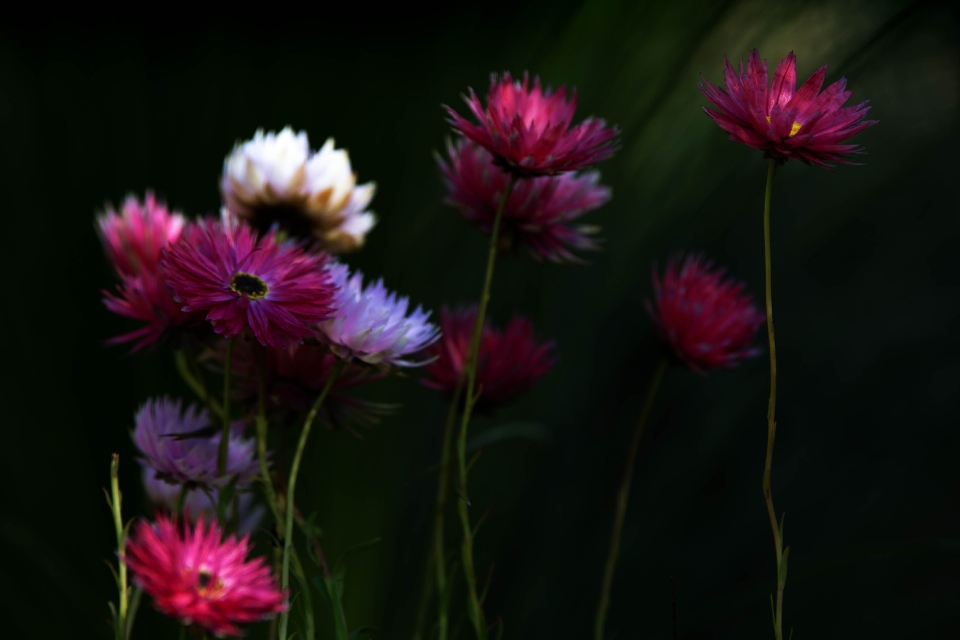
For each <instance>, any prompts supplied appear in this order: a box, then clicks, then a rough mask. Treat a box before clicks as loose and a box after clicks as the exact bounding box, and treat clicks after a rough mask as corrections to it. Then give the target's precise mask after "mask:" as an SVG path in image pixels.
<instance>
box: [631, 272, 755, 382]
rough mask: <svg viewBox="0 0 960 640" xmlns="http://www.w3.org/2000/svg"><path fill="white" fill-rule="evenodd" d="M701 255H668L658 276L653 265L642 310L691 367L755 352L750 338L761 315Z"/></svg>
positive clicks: (738, 285) (724, 363) (726, 362)
mask: <svg viewBox="0 0 960 640" xmlns="http://www.w3.org/2000/svg"><path fill="white" fill-rule="evenodd" d="M744 288H745V285H744V284H743V283H742V282H737V281H735V280H732V279H730V278H724V271H723V269H714V268H713V265H712V263H710V262H707V261H705V260H704V259H703V257H702V256H695V255H693V256H687V257H686V258H684V259H683V261H682V263H681V259H680V257H679V256H674V257H672V258H671V259H670V260H669V261H668V262H667V269H666V272H665V273H664V274H663V279H662V280H661V279H660V274H659V272H658V270H657V267H656V265H654V267H653V292H654V302H653V304H652V305H651V304H650V302H649V301H648V302H647V311H648V312H649V314H650V317H651V318H652V319H653V322H654V324H655V325H656V327H657V333H658V334H659V335H660V339H661V340H663V342H664V343H665V344H666V345H667V346H668V347H669V348H670V350H671V351H672V352H673V354H674V355H675V356H676V357H677V358H678V359H679V360H680V361H682V362H683V363H684V364H686V365H687V366H689V367H690V368H692V369H694V370H697V371H699V370H702V369H711V368H714V367H733V366H734V365H736V364H737V363H738V362H739V361H740V360H742V359H744V358H750V357H753V356H756V355H757V354H759V353H760V350H759V349H757V348H756V347H752V346H751V343H752V342H753V338H754V336H755V335H756V333H757V329H759V328H760V327H761V326H762V325H763V323H764V322H765V321H766V318H765V316H764V314H763V312H761V311H760V310H759V309H758V308H757V307H756V306H755V305H754V304H753V297H752V296H751V295H750V294H745V293H744V292H743V291H744Z"/></svg>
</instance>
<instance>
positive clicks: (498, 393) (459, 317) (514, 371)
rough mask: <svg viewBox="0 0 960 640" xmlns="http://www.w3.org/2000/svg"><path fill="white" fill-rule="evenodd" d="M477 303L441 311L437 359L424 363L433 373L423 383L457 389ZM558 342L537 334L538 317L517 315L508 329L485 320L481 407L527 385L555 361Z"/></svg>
mask: <svg viewBox="0 0 960 640" xmlns="http://www.w3.org/2000/svg"><path fill="white" fill-rule="evenodd" d="M476 317H477V309H476V307H465V308H460V309H456V310H454V311H450V310H449V309H447V308H444V309H443V310H442V311H441V312H440V332H441V338H440V340H439V341H438V342H435V343H434V344H433V345H431V346H430V348H429V349H428V350H427V354H429V355H430V356H432V357H433V358H434V360H433V361H432V362H431V363H429V364H428V365H427V366H426V367H425V372H426V373H427V375H428V376H430V377H429V378H424V379H423V380H422V382H423V384H424V385H426V386H427V387H430V388H431V389H436V390H438V391H441V392H443V393H444V394H446V395H453V393H454V391H455V389H456V387H457V382H458V381H459V379H460V376H461V375H463V365H464V362H465V360H466V357H467V351H468V350H469V347H470V336H471V334H472V333H473V323H474V322H475V321H476ZM556 360H557V359H556V354H555V353H554V344H553V342H540V341H538V340H537V339H536V338H535V337H534V335H533V323H532V322H530V320H529V319H527V318H525V317H523V316H520V315H514V316H513V317H512V318H511V319H510V323H509V324H508V325H507V328H506V329H504V330H503V331H501V330H499V329H497V328H495V327H492V326H491V325H490V323H489V322H485V323H484V326H483V333H482V335H481V337H480V355H479V360H478V361H477V384H476V386H477V388H478V389H480V390H481V391H480V399H479V400H478V402H477V406H476V410H477V411H480V412H484V411H489V410H490V409H492V408H493V407H496V406H499V405H502V404H505V403H507V402H509V401H511V400H513V399H514V398H516V397H517V396H519V395H521V394H523V393H525V392H526V391H528V390H529V389H530V388H531V387H533V385H534V384H535V383H536V381H537V380H539V379H540V378H541V377H542V376H543V375H544V374H545V373H547V371H549V370H550V369H551V368H552V367H553V365H554V364H555V363H556Z"/></svg>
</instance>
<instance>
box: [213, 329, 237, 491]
mask: <svg viewBox="0 0 960 640" xmlns="http://www.w3.org/2000/svg"><path fill="white" fill-rule="evenodd" d="M233 340H234V338H230V339H228V340H227V352H226V354H225V355H224V357H223V431H222V433H221V436H220V451H219V454H220V455H219V456H218V458H217V469H218V471H219V475H221V476H224V475H226V474H227V446H228V445H229V444H230V373H231V369H232V368H233V364H232V362H231V360H232V359H233Z"/></svg>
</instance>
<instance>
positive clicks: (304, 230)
mask: <svg viewBox="0 0 960 640" xmlns="http://www.w3.org/2000/svg"><path fill="white" fill-rule="evenodd" d="M220 188H221V191H222V192H223V199H224V203H225V204H226V207H227V209H228V211H229V212H230V213H231V214H232V215H235V216H237V217H239V218H243V219H245V220H247V221H248V222H249V223H250V224H252V225H253V226H254V227H256V228H257V229H259V230H260V231H266V230H267V229H269V228H270V227H271V226H272V225H274V224H278V225H279V226H280V227H281V228H282V229H283V230H284V231H286V232H287V233H288V234H290V235H293V236H300V237H306V238H313V239H314V240H316V242H317V244H318V245H319V246H320V247H321V248H323V249H325V250H327V251H329V252H330V253H344V252H347V251H354V250H356V249H359V248H360V247H361V246H363V242H364V240H365V238H366V234H367V232H369V231H370V229H372V228H373V226H374V224H376V216H374V214H373V213H372V212H370V211H367V210H366V208H367V206H368V205H369V204H370V200H371V199H372V198H373V194H374V191H375V190H376V185H374V183H372V182H369V183H367V184H362V185H357V179H356V176H355V175H354V173H353V170H352V168H351V167H350V158H349V156H348V155H347V152H346V151H345V150H343V149H335V148H334V142H333V138H329V139H328V140H327V141H326V143H324V145H323V147H322V148H321V149H320V150H319V151H317V152H316V153H311V152H310V143H309V142H308V140H307V134H306V132H305V131H301V132H300V133H294V132H293V129H291V128H290V127H285V128H284V129H283V130H282V131H280V133H273V132H268V133H266V134H265V133H264V132H263V131H262V130H259V131H257V132H256V134H255V135H254V136H253V139H251V140H248V141H246V142H243V143H240V144H237V146H235V147H234V149H233V151H232V152H231V153H230V155H229V156H227V158H226V159H225V160H224V163H223V178H222V180H221V183H220Z"/></svg>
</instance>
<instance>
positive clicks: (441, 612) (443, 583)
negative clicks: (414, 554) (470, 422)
mask: <svg viewBox="0 0 960 640" xmlns="http://www.w3.org/2000/svg"><path fill="white" fill-rule="evenodd" d="M463 384H464V380H463V376H461V377H460V380H459V381H458V382H457V387H456V389H455V390H454V393H453V397H452V398H451V399H450V409H449V411H448V412H447V424H446V425H445V426H444V428H443V443H442V444H441V450H440V476H439V479H438V482H437V512H436V514H435V516H434V521H433V561H434V567H435V569H436V581H437V594H438V603H437V633H438V635H437V638H438V640H447V629H448V627H449V622H450V617H449V615H448V613H447V608H448V606H449V604H450V599H449V597H448V595H449V594H448V593H447V591H448V589H449V587H448V585H447V562H446V553H445V549H444V522H445V520H446V517H447V498H448V497H449V495H450V453H451V452H450V441H451V440H452V438H453V423H454V422H455V421H456V419H457V406H458V405H459V404H460V397H461V395H462V394H463Z"/></svg>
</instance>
